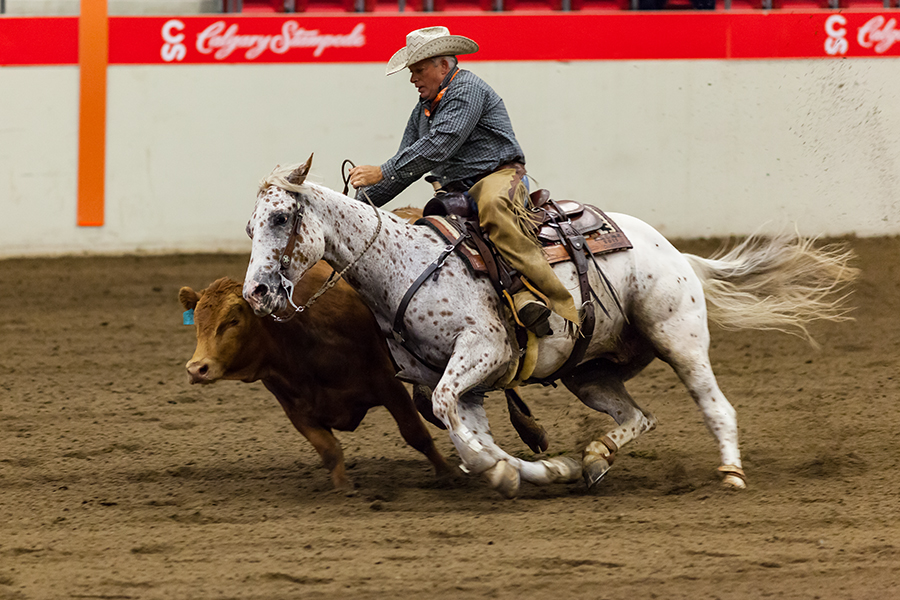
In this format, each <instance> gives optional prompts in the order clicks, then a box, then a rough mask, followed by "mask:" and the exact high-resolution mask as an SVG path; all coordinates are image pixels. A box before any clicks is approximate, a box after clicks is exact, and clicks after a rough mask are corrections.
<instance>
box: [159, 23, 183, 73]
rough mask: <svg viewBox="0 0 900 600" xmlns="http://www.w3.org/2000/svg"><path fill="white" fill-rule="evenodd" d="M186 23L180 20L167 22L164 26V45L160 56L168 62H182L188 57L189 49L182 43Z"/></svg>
mask: <svg viewBox="0 0 900 600" xmlns="http://www.w3.org/2000/svg"><path fill="white" fill-rule="evenodd" d="M183 30H184V23H182V22H181V21H179V20H178V19H172V20H170V21H166V22H165V24H164V25H163V26H162V38H163V42H164V43H163V45H162V49H161V50H160V52H159V53H160V56H162V59H163V60H164V61H166V62H172V61H173V60H177V61H182V60H184V57H185V56H186V55H187V47H186V46H185V45H184V44H182V43H181V42H183V41H184V34H183V33H181V32H182V31H183Z"/></svg>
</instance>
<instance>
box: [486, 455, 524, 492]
mask: <svg viewBox="0 0 900 600" xmlns="http://www.w3.org/2000/svg"><path fill="white" fill-rule="evenodd" d="M482 475H484V477H485V479H487V480H488V483H489V484H490V485H491V487H492V488H494V489H495V490H497V491H498V492H500V495H501V496H503V497H504V498H515V497H516V496H517V495H518V494H519V483H520V482H521V479H520V476H519V470H518V469H517V468H515V467H514V466H512V465H511V464H509V463H508V462H507V461H505V460H501V461H499V462H498V463H497V464H496V465H494V466H493V467H491V468H490V469H488V470H487V471H485V472H484V473H482Z"/></svg>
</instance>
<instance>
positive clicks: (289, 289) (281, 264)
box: [272, 160, 381, 323]
mask: <svg viewBox="0 0 900 600" xmlns="http://www.w3.org/2000/svg"><path fill="white" fill-rule="evenodd" d="M348 164H349V165H350V168H353V167H355V166H356V165H354V164H353V161H351V160H345V161H344V162H343V163H341V179H343V181H344V191H343V192H341V193H342V194H344V195H345V196H346V195H347V192H348V191H349V190H350V173H349V171H348V172H347V174H346V175H345V174H344V169H345V167H346V166H347V165H348ZM288 193H289V194H291V195H292V196H294V199H295V201H296V203H295V204H294V212H293V214H292V215H291V218H292V219H293V220H294V225H293V227H291V234H290V235H289V236H288V240H287V243H286V244H285V245H284V250H282V251H281V256H280V257H279V258H278V275H279V277H281V287H282V288H283V289H284V291H285V294H286V295H287V301H288V304H290V305H291V308H293V309H294V312H292V313H291V314H289V315H288V316H286V317H279V316H278V315H276V314H274V313H273V314H272V318H273V319H274V320H276V321H278V322H279V323H286V322H287V321H290V320H291V319H293V318H294V317H295V316H296V315H297V313H302V312H303V311H305V310H306V309H308V308H309V307H310V306H312V305H313V304H315V303H316V300H318V299H319V297H320V296H321V295H322V294H324V293H325V292H327V291H328V290H330V289H331V288H333V287H334V286H335V285H336V284H337V282H338V281H339V280H340V279H341V277H343V276H344V273H346V272H347V269H349V268H350V267H352V266H353V265H355V264H356V263H357V261H359V259H360V258H362V256H363V255H364V254H365V253H366V252H367V251H368V250H369V248H371V247H372V244H374V243H375V239H376V238H377V237H378V234H380V233H381V211H379V210H378V207H376V206H375V205H374V204H373V203H372V200H371V199H370V198H369V195H368V194H367V193H366V190H365V189H363V190H362V193H363V196H364V197H365V199H366V201H367V202H368V203H369V206H371V207H372V208H373V209H374V210H375V216H377V217H378V226H377V227H375V233H373V234H372V237H371V238H369V241H368V242H367V243H366V246H365V248H363V249H362V252H360V253H359V256H357V257H356V258H354V259H353V260H351V261H350V262H349V263H348V264H347V266H346V267H344V268H343V269H341V272H340V273H338V272H337V271H335V270H332V271H331V275H329V276H328V279H326V280H325V283H323V284H322V287H320V288H319V291H317V292H316V293H315V294H313V295H312V296H310V298H309V300H307V301H306V304H304V305H303V306H297V305H296V304H295V303H294V282H293V281H291V280H290V279H288V277H287V276H286V273H287V270H288V268H289V267H290V266H291V261H292V258H291V257H292V256H293V254H294V246H295V245H296V243H297V238H298V237H299V236H300V226H301V225H302V224H303V208H302V207H301V206H300V202H299V199H298V198H297V195H296V194H295V193H294V192H288Z"/></svg>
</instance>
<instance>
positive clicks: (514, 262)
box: [350, 27, 578, 336]
mask: <svg viewBox="0 0 900 600" xmlns="http://www.w3.org/2000/svg"><path fill="white" fill-rule="evenodd" d="M477 51H478V44H476V43H475V42H474V41H473V40H471V39H469V38H467V37H463V36H460V35H450V31H449V30H448V29H447V28H446V27H426V28H424V29H417V30H416V31H413V32H411V33H410V34H409V35H407V36H406V46H405V47H403V48H401V49H400V50H398V51H397V52H396V53H395V54H394V56H392V57H391V60H390V61H389V62H388V65H387V73H386V74H387V75H392V74H394V73H398V72H400V71H402V70H403V69H404V68H407V67H408V68H409V71H410V74H411V76H410V82H411V83H412V84H413V85H414V86H416V89H417V90H418V92H419V101H418V103H417V104H416V107H415V108H414V109H413V111H412V115H411V116H410V117H409V122H408V123H407V125H406V131H405V132H404V133H403V140H402V141H401V143H400V149H399V151H398V152H397V154H395V155H394V156H393V157H392V158H390V159H388V160H387V161H386V162H385V163H384V164H382V165H381V166H373V165H361V166H358V167H355V168H353V169H351V170H350V183H351V184H352V185H353V187H355V188H357V189H359V188H364V191H365V193H366V194H367V195H368V197H369V199H370V200H371V201H372V202H373V203H374V204H376V205H377V206H381V205H383V204H385V203H386V202H388V201H390V200H392V199H393V198H394V197H395V196H397V194H399V193H400V192H402V191H403V190H404V189H406V188H407V187H408V186H409V185H410V184H412V183H413V182H414V181H416V180H418V179H419V178H420V177H422V176H423V175H425V174H426V173H428V172H429V171H430V172H431V174H432V175H433V176H434V177H435V179H436V180H437V182H439V183H440V184H441V187H442V188H443V189H444V190H447V191H466V190H468V192H469V195H470V196H471V197H472V198H473V199H474V201H475V203H476V205H477V207H478V219H479V222H480V223H481V227H482V229H483V230H484V231H485V232H486V233H487V235H488V237H489V238H490V240H491V241H492V242H493V243H494V246H496V248H497V250H498V251H499V252H500V254H501V256H503V258H504V259H506V261H507V262H508V263H509V264H510V266H512V267H513V268H514V269H516V270H517V271H518V272H519V273H520V274H521V275H522V276H523V281H524V282H525V283H526V289H525V290H523V291H521V292H519V293H517V294H516V295H515V296H514V297H513V301H514V303H515V309H516V313H517V314H518V317H519V321H521V323H522V324H523V325H524V326H525V327H527V328H528V329H530V330H531V331H532V332H533V333H535V334H536V335H538V336H543V335H547V334H549V333H551V330H550V326H549V323H548V321H547V320H548V318H549V316H550V311H551V310H552V311H553V312H555V313H557V314H558V315H560V316H562V317H563V318H565V319H567V320H568V321H571V322H573V323H575V324H577V323H578V311H577V309H576V308H575V303H574V301H573V300H572V295H571V294H570V293H569V291H568V290H567V289H566V288H565V287H564V286H563V285H562V284H561V283H560V281H559V279H558V278H557V277H556V274H555V273H554V272H553V269H552V268H551V267H550V265H549V263H548V262H547V260H546V258H545V257H544V255H543V253H542V252H541V248H540V246H539V245H538V243H537V241H536V240H535V239H534V237H533V236H530V235H528V234H527V233H526V232H525V231H524V229H523V227H522V225H521V223H522V222H523V217H524V215H523V211H524V207H525V205H526V199H527V193H528V192H527V189H526V187H525V184H524V183H523V182H522V179H523V178H524V177H525V156H524V154H523V152H522V148H521V147H520V146H519V142H518V141H516V136H515V134H514V133H513V128H512V123H511V122H510V120H509V115H508V114H507V112H506V106H505V105H504V104H503V100H502V99H501V98H500V96H498V95H497V93H496V92H495V91H494V90H493V89H492V88H491V87H490V86H489V85H488V84H486V83H485V82H484V81H482V80H481V79H480V78H479V77H478V76H476V75H475V74H473V73H471V72H470V71H464V70H461V69H460V68H459V66H458V65H457V59H456V56H457V55H459V54H472V53H474V52H477ZM357 197H358V198H362V197H363V195H362V193H361V192H358V193H357ZM529 290H530V291H529Z"/></svg>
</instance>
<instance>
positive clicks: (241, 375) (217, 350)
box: [178, 263, 451, 489]
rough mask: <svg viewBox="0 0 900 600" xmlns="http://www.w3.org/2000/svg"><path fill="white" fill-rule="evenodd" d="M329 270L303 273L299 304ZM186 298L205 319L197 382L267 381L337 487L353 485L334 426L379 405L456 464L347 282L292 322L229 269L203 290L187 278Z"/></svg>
mask: <svg viewBox="0 0 900 600" xmlns="http://www.w3.org/2000/svg"><path fill="white" fill-rule="evenodd" d="M330 272H331V268H330V267H329V266H328V265H326V264H325V263H319V264H318V265H316V266H315V267H313V268H312V269H311V270H310V271H309V272H308V273H307V274H306V275H304V276H303V279H302V280H301V282H300V283H298V284H297V287H296V288H295V290H294V301H295V302H296V303H297V305H298V306H300V305H302V303H304V302H306V300H307V298H308V297H309V296H310V295H312V293H314V292H315V290H318V289H319V287H320V286H321V285H322V283H323V282H324V281H325V279H326V278H327V277H328V275H329V273H330ZM178 298H179V300H181V303H182V305H184V307H185V308H187V309H194V322H195V323H196V327H197V349H196V350H195V351H194V356H193V357H192V358H191V360H190V361H188V363H187V371H188V374H189V375H190V379H191V383H201V384H208V383H213V382H215V381H218V380H219V379H237V380H240V381H245V382H250V381H257V380H262V382H263V384H264V385H265V386H266V388H267V389H268V390H269V391H270V392H272V393H273V394H274V395H275V397H276V398H277V399H278V402H280V403H281V407H282V408H283V409H284V412H285V413H286V414H287V416H288V418H289V419H290V420H291V423H293V424H294V427H296V428H297V431H299V432H300V433H302V434H303V435H304V436H305V437H306V439H308V440H309V441H310V443H311V444H312V445H313V447H315V449H316V451H317V452H318V453H319V455H320V456H321V457H322V462H323V463H324V465H325V468H326V469H328V470H329V471H330V472H331V479H332V482H333V483H334V487H335V488H338V489H348V488H350V487H351V484H350V481H349V479H348V477H347V473H346V468H345V466H344V455H343V452H342V450H341V446H340V443H339V442H338V440H337V439H336V438H335V437H334V435H333V434H332V429H337V430H340V431H353V430H355V429H356V428H357V426H359V424H360V422H361V421H362V420H363V417H365V415H366V413H367V412H368V410H369V409H370V408H372V407H375V406H384V407H385V408H387V409H388V411H389V412H390V413H391V416H393V417H394V419H395V420H396V421H397V425H398V426H399V428H400V433H401V435H402V436H403V439H405V440H406V442H407V443H408V444H409V445H410V446H412V447H413V448H415V449H416V450H418V451H419V452H422V453H423V454H424V455H425V456H427V457H428V460H430V461H431V464H432V465H434V469H435V471H436V472H437V473H438V474H439V475H443V474H447V473H450V472H451V469H450V467H449V465H448V464H447V462H446V461H445V460H444V457H443V456H441V454H440V453H439V452H438V451H437V449H436V448H435V446H434V441H433V440H432V438H431V435H430V434H429V433H428V430H427V429H426V428H425V424H424V423H423V422H422V420H421V419H420V418H419V414H418V413H417V412H416V408H415V406H414V405H413V402H412V399H411V398H410V396H409V393H408V392H407V391H406V388H405V387H404V385H403V384H402V383H401V382H400V381H399V380H397V379H396V378H395V377H394V373H395V370H394V366H393V363H392V362H391V359H390V355H389V354H388V348H387V344H386V343H385V340H384V338H383V337H382V335H381V332H380V331H379V330H378V327H377V325H376V323H375V318H374V317H373V316H372V313H371V312H370V311H369V309H368V308H366V307H365V305H364V304H363V303H362V301H361V300H360V299H359V297H358V296H357V294H356V292H354V291H353V289H352V288H351V287H350V286H349V285H347V284H346V283H344V282H339V283H338V284H337V285H336V286H335V287H334V288H333V289H331V290H329V292H328V293H327V294H326V295H325V296H323V297H322V299H321V300H319V302H317V303H316V304H314V305H313V306H312V307H311V308H309V309H308V310H306V311H304V312H302V313H299V314H298V315H297V316H296V317H295V318H294V319H292V320H291V321H288V322H286V323H277V322H274V321H273V320H271V319H267V318H259V317H256V316H255V315H254V314H253V311H252V310H251V309H250V306H249V305H248V304H247V303H246V302H245V301H244V299H243V298H242V297H241V284H240V283H239V282H236V281H233V280H231V279H227V278H223V279H219V280H217V281H216V282H215V283H213V284H212V285H210V286H209V287H208V288H207V289H205V290H203V291H201V292H195V291H194V290H192V289H191V288H189V287H183V288H181V290H180V292H179V293H178Z"/></svg>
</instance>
